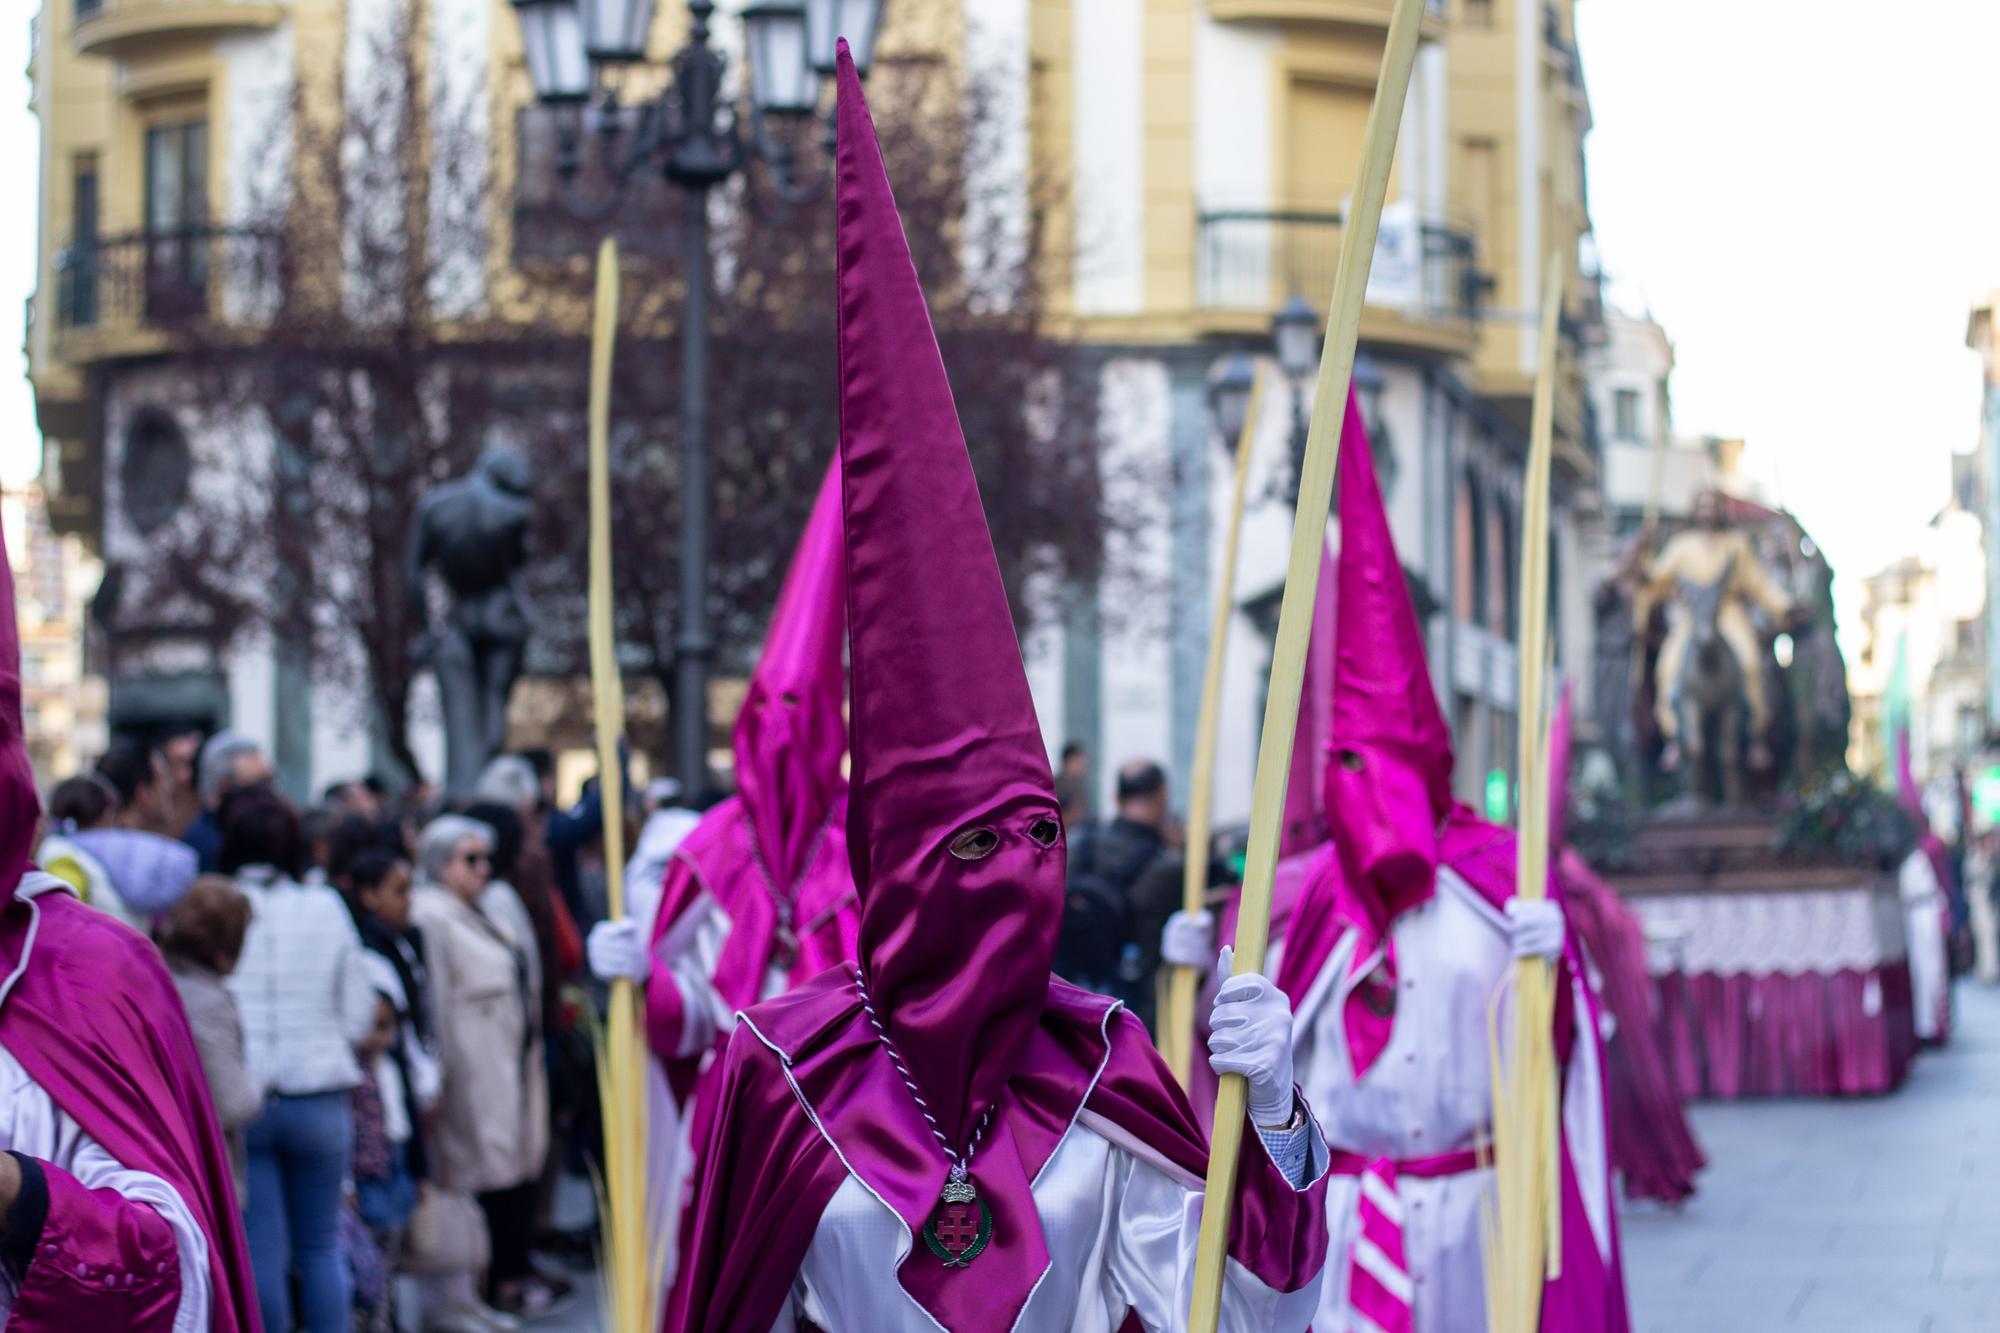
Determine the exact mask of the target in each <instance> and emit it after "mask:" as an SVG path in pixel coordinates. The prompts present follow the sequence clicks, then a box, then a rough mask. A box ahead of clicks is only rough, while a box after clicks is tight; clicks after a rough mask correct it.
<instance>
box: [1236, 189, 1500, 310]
mask: <svg viewBox="0 0 2000 1333" xmlns="http://www.w3.org/2000/svg"><path fill="white" fill-rule="evenodd" d="M1344 226H1345V223H1344V219H1343V217H1342V215H1341V213H1340V212H1338V211H1325V212H1322V211H1312V210H1270V209H1218V210H1212V211H1208V212H1204V213H1202V215H1201V219H1200V232H1201V240H1200V259H1199V264H1200V269H1199V273H1198V277H1197V281H1196V300H1197V301H1198V302H1199V304H1200V305H1201V306H1202V307H1203V308H1204V309H1209V310H1266V309H1272V308H1275V307H1276V306H1277V305H1278V303H1279V302H1281V301H1283V300H1284V299H1285V297H1287V296H1288V295H1290V294H1292V293H1293V292H1298V293H1302V294H1304V295H1305V296H1306V297H1307V298H1308V299H1311V300H1315V301H1321V300H1324V299H1325V295H1326V293H1328V292H1330V291H1332V290H1333V275H1334V269H1335V267H1336V266H1337V265H1338V264H1339V261H1340V242H1341V234H1342V231H1343V229H1344ZM1478 250H1479V247H1478V243H1477V242H1476V241H1474V239H1473V238H1472V235H1471V234H1470V233H1469V232H1467V231H1464V230H1460V229H1458V228H1455V227H1451V226H1448V225H1445V224H1444V223H1440V222H1426V221H1423V220H1421V219H1419V218H1418V217H1416V216H1415V215H1414V214H1413V213H1411V212H1409V211H1407V210H1397V209H1391V210H1390V211H1388V212H1386V213H1385V214H1384V215H1383V218H1382V227H1381V231H1380V233H1379V234H1378V236H1377V238H1376V243H1375V262H1374V266H1373V269H1372V270H1371V272H1370V275H1369V279H1368V304H1369V305H1371V306H1379V307H1384V308H1387V309H1391V310H1396V311H1399V312H1401V313H1402V314H1404V315H1406V316H1409V317H1412V318H1416V319H1423V320H1432V321H1454V322H1461V323H1470V322H1471V321H1473V320H1476V319H1478V318H1479V309H1480V303H1481V301H1482V299H1483V298H1484V296H1485V293H1486V291H1487V289H1488V288H1489V287H1490V286H1491V279H1490V278H1488V277H1487V276H1486V275H1485V274H1483V273H1481V272H1480V270H1479V263H1478V258H1479V256H1478Z"/></svg>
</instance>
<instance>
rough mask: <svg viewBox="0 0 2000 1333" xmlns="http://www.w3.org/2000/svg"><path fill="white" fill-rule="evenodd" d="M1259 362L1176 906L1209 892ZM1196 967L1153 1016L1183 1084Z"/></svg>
mask: <svg viewBox="0 0 2000 1333" xmlns="http://www.w3.org/2000/svg"><path fill="white" fill-rule="evenodd" d="M1263 404H1264V363H1263V362H1261V361H1259V362H1258V363H1257V373H1256V374H1255V375H1254V376H1253V377H1252V378H1251V381H1250V410H1249V411H1248V412H1246V413H1245V414H1244V416H1243V429H1242V431H1241V432H1240V433H1239V434H1238V435H1237V437H1236V479H1235V484H1234V489H1233V490H1232V491H1231V492H1230V497H1229V535H1228V536H1226V537H1225V538H1224V539H1223V543H1222V568H1221V570H1220V571H1218V574H1217V585H1216V589H1215V617H1214V620H1213V621H1212V622H1211V623H1210V625H1209V630H1208V666H1207V667H1206V668H1205V670H1204V671H1203V674H1202V679H1201V715H1200V718H1199V719H1198V720H1197V722H1196V723H1195V733H1194V772H1193V773H1192V774H1191V775H1190V777H1189V779H1188V814H1187V838H1186V850H1185V852H1184V853H1183V859H1184V861H1185V865H1184V866H1183V869H1182V874H1181V906H1182V907H1183V908H1185V909H1186V910H1187V911H1190V912H1199V911H1201V910H1202V907H1203V906H1204V905H1205V901H1206V898H1207V895H1208V835H1209V825H1210V821H1211V820H1212V819H1213V817H1214V813H1215V812H1214V809H1213V806H1214V794H1215V746H1216V739H1217V736H1218V734H1219V727H1220V723H1221V710H1222V668H1223V663H1224V661H1225V659H1226V658H1227V657H1228V655H1229V618H1230V616H1231V615H1232V614H1233V613H1234V611H1235V609H1236V553H1237V548H1238V547H1239V546H1240V545H1241V542H1242V537H1243V497H1244V494H1245V492H1246V491H1248V490H1249V486H1250V454H1251V451H1252V449H1253V448H1254V445H1255V441H1256V439H1257V422H1258V420H1259V419H1260V418H1261V416H1262V415H1263ZM1200 975H1201V974H1200V972H1199V970H1198V969H1196V968H1192V967H1175V968H1173V969H1171V970H1170V972H1169V974H1168V977H1167V1007H1166V1011H1165V1013H1164V1015H1163V1016H1162V1018H1161V1022H1160V1054H1161V1055H1162V1056H1163V1057H1165V1059H1166V1062H1167V1067H1168V1068H1169V1069H1171V1070H1173V1071H1174V1077H1175V1078H1177V1079H1179V1080H1180V1084H1181V1086H1182V1087H1184V1088H1185V1087H1186V1086H1187V1085H1188V1075H1189V1072H1190V1070H1191V1068H1192V1065H1193V1061H1194V1058H1195V1057H1194V1006H1195V988H1196V985H1197V984H1198V982H1199V981H1200Z"/></svg>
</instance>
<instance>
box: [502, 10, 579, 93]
mask: <svg viewBox="0 0 2000 1333" xmlns="http://www.w3.org/2000/svg"><path fill="white" fill-rule="evenodd" d="M514 13H515V16H516V17H518V18H519V19H520V21H521V45H522V47H523V48H524V49H525V50H526V52H527V56H528V79H529V81H530V82H531V83H533V84H534V85H535V96H536V98H537V99H539V100H540V101H543V102H546V103H549V104H551V105H562V104H565V103H572V104H573V103H580V102H583V101H585V100H587V99H588V98H589V97H590V63H589V61H588V60H586V59H585V58H584V53H583V50H584V48H583V12H582V10H580V9H579V8H578V7H577V3H576V0H514Z"/></svg>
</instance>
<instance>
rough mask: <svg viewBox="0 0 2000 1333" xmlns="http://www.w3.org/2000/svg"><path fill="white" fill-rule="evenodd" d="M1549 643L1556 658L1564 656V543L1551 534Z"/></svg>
mask: <svg viewBox="0 0 2000 1333" xmlns="http://www.w3.org/2000/svg"><path fill="white" fill-rule="evenodd" d="M1549 643H1550V644H1552V645H1553V646H1554V648H1555V653H1556V660H1557V661H1561V660H1562V658H1563V581H1562V543H1561V542H1559V541H1557V540H1555V534H1554V533H1553V532H1551V533H1550V534H1549Z"/></svg>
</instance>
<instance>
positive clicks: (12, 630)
mask: <svg viewBox="0 0 2000 1333" xmlns="http://www.w3.org/2000/svg"><path fill="white" fill-rule="evenodd" d="M15 615H16V612H15V609H14V566H13V562H12V560H11V559H10V558H9V556H8V554H7V542H6V534H5V533H4V532H0V902H5V901H7V900H8V899H11V898H12V897H13V896H14V888H15V886H16V885H18V884H19V883H20V882H21V876H22V874H24V873H25V872H26V871H27V869H28V866H29V864H30V859H31V858H32V857H33V855H34V850H35V826H36V824H37V822H38V821H39V820H40V819H41V816H42V801H41V797H40V796H39V795H37V794H36V792H35V771H34V768H33V767H32V766H31V765H30V764H29V763H28V744H27V738H26V737H25V736H24V735H23V733H22V730H21V625H20V622H19V621H18V620H17V619H15Z"/></svg>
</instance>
